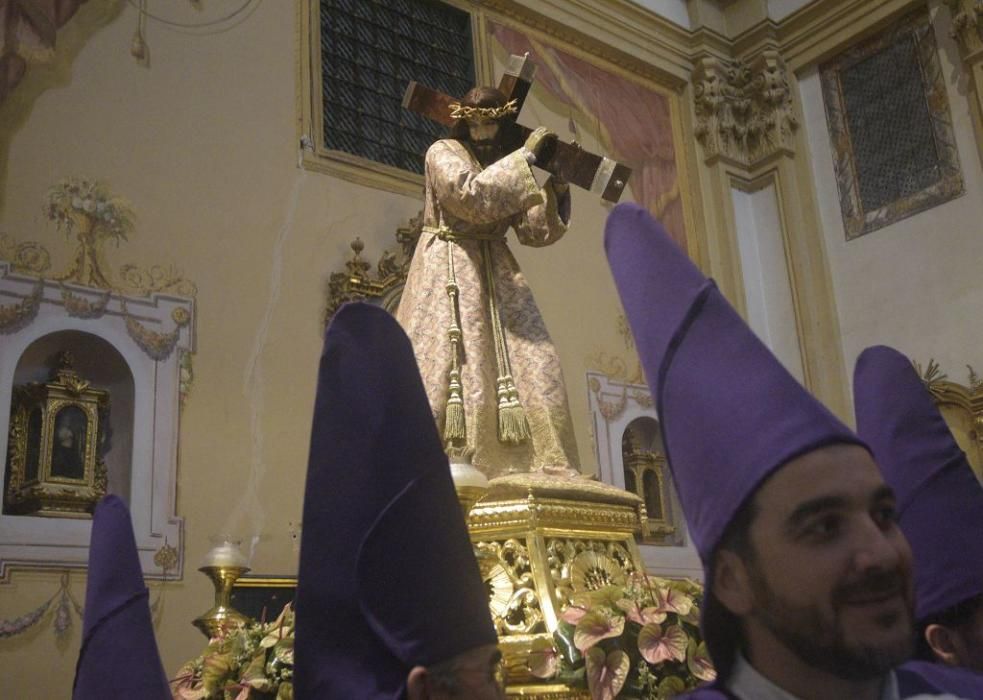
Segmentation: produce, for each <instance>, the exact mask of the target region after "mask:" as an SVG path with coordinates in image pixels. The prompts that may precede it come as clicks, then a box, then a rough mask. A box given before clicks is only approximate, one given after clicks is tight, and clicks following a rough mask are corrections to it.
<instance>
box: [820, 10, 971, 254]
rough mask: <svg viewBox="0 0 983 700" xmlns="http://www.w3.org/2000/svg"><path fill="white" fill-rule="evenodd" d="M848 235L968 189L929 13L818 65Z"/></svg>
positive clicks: (905, 20) (919, 13) (904, 21)
mask: <svg viewBox="0 0 983 700" xmlns="http://www.w3.org/2000/svg"><path fill="white" fill-rule="evenodd" d="M820 78H821V83H822V90H823V102H824V104H825V109H826V122H827V124H828V125H829V134H830V144H831V146H832V148H833V168H834V170H835V172H836V185H837V189H838V190H839V193H840V211H841V212H842V215H843V225H844V229H845V230H846V237H847V239H852V238H856V237H857V236H862V235H864V234H866V233H870V232H871V231H875V230H877V229H879V228H882V227H884V226H887V225H889V224H892V223H894V222H896V221H900V220H901V219H903V218H905V217H908V216H912V215H913V214H917V213H918V212H921V211H925V210H927V209H930V208H931V207H934V206H938V205H939V204H942V203H943V202H947V201H949V200H951V199H952V198H954V197H958V196H959V195H961V194H962V193H963V191H964V187H963V180H962V174H961V172H960V167H959V152H958V150H957V148H956V141H955V134H954V131H953V128H952V117H951V115H950V114H949V104H948V100H947V98H946V94H947V88H946V84H945V80H944V76H943V73H942V66H941V63H940V61H939V58H938V48H937V46H936V43H935V33H934V30H933V28H932V24H931V21H930V20H929V16H928V13H927V12H926V11H925V10H923V9H920V10H919V11H917V12H915V13H913V14H911V15H909V16H907V17H904V18H902V19H901V20H899V21H898V22H897V24H895V25H894V26H893V27H889V28H888V29H886V30H885V31H884V32H882V33H881V34H879V35H877V36H875V37H873V38H871V39H868V40H865V41H863V42H861V43H859V44H857V45H855V46H852V47H850V48H849V49H847V50H846V51H844V52H843V53H841V54H840V55H839V56H837V57H835V58H833V59H832V60H831V61H829V62H828V63H826V64H824V65H823V66H821V67H820Z"/></svg>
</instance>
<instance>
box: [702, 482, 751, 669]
mask: <svg viewBox="0 0 983 700" xmlns="http://www.w3.org/2000/svg"><path fill="white" fill-rule="evenodd" d="M754 496H755V494H754V493H752V494H751V495H750V496H748V497H747V498H746V499H745V500H744V502H743V503H742V504H741V507H740V508H738V509H737V512H736V513H735V514H734V517H733V518H731V520H730V523H728V525H727V529H726V530H724V534H723V535H721V537H720V542H718V543H717V546H716V547H715V548H714V550H713V554H712V555H711V557H710V569H709V572H708V575H707V580H706V596H705V601H704V606H705V609H704V611H703V637H704V639H705V640H706V643H707V650H708V651H709V652H710V658H711V659H712V660H713V665H714V668H715V669H716V671H717V677H718V678H719V679H721V680H726V678H727V676H728V675H730V671H731V669H732V668H733V665H734V659H735V657H736V654H737V652H738V650H739V649H740V648H741V647H742V646H743V644H744V628H743V625H742V624H741V620H740V618H738V617H737V616H736V615H734V613H732V612H731V611H730V610H728V609H727V607H726V606H725V605H724V604H723V603H721V602H720V601H719V600H718V599H717V596H715V595H714V593H713V582H714V577H715V575H716V568H717V556H718V555H719V553H720V552H721V551H722V550H725V549H726V550H728V551H731V552H734V553H735V554H736V555H737V556H739V557H740V558H741V559H742V560H743V561H745V562H748V563H752V562H754V560H755V551H754V546H753V545H752V544H751V524H752V523H753V522H754V518H755V516H757V514H758V508H757V505H756V503H755V498H754Z"/></svg>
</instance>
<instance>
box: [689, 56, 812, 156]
mask: <svg viewBox="0 0 983 700" xmlns="http://www.w3.org/2000/svg"><path fill="white" fill-rule="evenodd" d="M693 100H694V104H695V110H696V120H697V123H696V129H695V133H696V138H697V140H699V142H700V143H701V144H702V145H703V152H704V157H705V158H706V160H708V161H709V160H711V159H714V158H717V157H722V158H728V159H730V160H732V161H735V162H737V163H739V164H741V165H744V166H746V167H753V166H754V165H756V164H757V163H759V162H760V161H762V160H763V159H765V158H767V157H769V156H771V155H773V154H774V153H777V152H780V151H783V150H784V151H792V148H793V147H792V139H793V137H794V134H795V130H796V129H797V128H798V126H799V122H798V120H797V119H796V117H795V113H794V108H793V105H792V93H791V89H790V88H789V83H788V77H787V72H786V67H785V62H784V61H783V60H782V58H781V56H780V55H779V54H778V52H777V51H775V50H773V49H767V50H765V51H762V52H761V53H760V54H758V55H757V56H754V57H753V58H750V59H748V60H736V61H726V60H723V59H720V58H716V57H714V56H703V57H701V58H700V59H698V60H697V62H696V67H695V68H694V70H693Z"/></svg>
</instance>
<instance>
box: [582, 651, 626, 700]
mask: <svg viewBox="0 0 983 700" xmlns="http://www.w3.org/2000/svg"><path fill="white" fill-rule="evenodd" d="M586 666H587V688H588V690H590V696H591V697H592V698H593V699H594V700H614V698H615V697H617V695H618V693H620V692H621V689H622V688H623V687H624V686H625V681H627V680H628V671H629V670H631V661H630V660H629V659H628V654H626V653H625V652H623V651H621V650H620V649H615V650H614V651H612V652H611V653H609V654H605V653H604V650H603V649H601V648H600V647H594V648H593V649H591V650H590V651H588V652H587V663H586Z"/></svg>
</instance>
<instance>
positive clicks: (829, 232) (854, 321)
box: [799, 8, 983, 384]
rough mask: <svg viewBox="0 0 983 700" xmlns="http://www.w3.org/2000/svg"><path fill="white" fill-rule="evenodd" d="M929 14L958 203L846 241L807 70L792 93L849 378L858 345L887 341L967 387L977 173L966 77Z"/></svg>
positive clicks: (977, 285)
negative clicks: (958, 183) (960, 189)
mask: <svg viewBox="0 0 983 700" xmlns="http://www.w3.org/2000/svg"><path fill="white" fill-rule="evenodd" d="M932 16H933V24H934V27H935V36H936V40H937V42H938V45H939V59H940V61H941V62H942V74H943V75H944V77H945V82H946V87H947V93H948V100H949V109H950V113H951V115H952V120H953V126H954V131H955V138H956V143H957V147H958V151H959V161H960V164H961V169H962V176H963V179H964V187H965V191H964V194H963V195H962V196H960V197H957V198H955V199H952V200H950V201H948V202H946V203H944V204H941V205H939V206H937V207H935V208H932V209H929V210H927V211H923V212H921V213H918V214H915V215H913V216H910V217H908V218H906V219H902V220H900V221H898V222H896V223H894V224H891V225H888V226H885V227H884V228H881V229H878V230H876V231H873V232H871V233H868V234H866V235H863V236H860V237H859V238H856V239H853V240H850V241H847V240H846V236H845V232H844V225H843V220H842V217H841V215H840V205H839V195H838V192H837V186H836V181H835V176H834V170H833V156H832V150H831V146H830V139H829V132H828V129H827V124H826V116H825V110H824V106H823V98H822V93H821V88H820V78H819V72H818V70H817V68H816V67H815V66H811V67H808V68H805V69H804V70H802V71H801V73H800V74H799V89H800V98H801V101H802V111H803V114H804V116H805V123H804V125H803V126H804V129H805V130H806V132H807V135H808V143H809V149H810V158H811V164H812V170H813V174H814V178H815V183H816V197H817V201H818V203H819V211H820V215H821V222H822V231H823V235H824V240H825V244H826V249H827V252H828V256H829V261H830V269H831V274H832V277H833V282H834V287H835V291H836V306H837V311H838V315H839V319H840V329H841V334H842V335H841V342H842V347H843V355H844V360H845V363H846V366H847V369H848V371H849V372H850V373H852V369H853V365H854V363H855V361H856V357H857V355H859V353H860V352H861V351H862V350H863V349H864V348H865V347H867V346H868V345H872V344H877V343H885V344H889V345H893V346H895V347H897V348H898V349H899V350H901V351H902V352H904V353H905V354H907V355H909V356H910V357H912V358H914V359H916V360H917V361H919V362H920V363H922V365H923V366H924V365H926V364H927V363H928V361H929V359H931V358H934V359H936V360H937V361H938V362H939V364H940V366H941V369H942V371H943V372H946V373H948V374H949V377H950V379H952V380H953V381H956V382H960V383H963V384H967V383H968V377H967V370H966V367H965V366H966V365H967V364H969V365H972V366H973V367H974V368H977V369H978V368H979V367H981V366H983V354H981V352H980V350H979V348H980V344H981V342H980V341H981V339H983V337H981V333H980V331H979V329H978V327H977V326H976V324H974V323H973V321H972V319H973V318H975V316H976V315H977V314H978V310H979V309H980V308H981V305H983V282H981V280H980V275H979V261H980V260H981V259H983V239H981V238H980V236H979V222H980V220H981V218H983V201H981V200H980V197H979V192H980V188H981V186H983V179H981V178H983V172H981V169H980V158H979V155H978V154H979V150H978V149H979V146H978V144H977V142H976V139H975V136H974V131H973V123H972V115H971V113H970V103H969V100H968V98H967V86H966V82H967V75H966V69H965V68H963V67H962V66H961V65H960V62H959V56H958V52H957V49H956V47H955V46H954V42H953V40H952V39H951V38H950V36H949V17H948V12H946V11H945V10H944V9H939V8H935V9H934V10H933V12H932ZM848 45H849V43H847V44H844V48H845V47H846V46H848Z"/></svg>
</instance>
